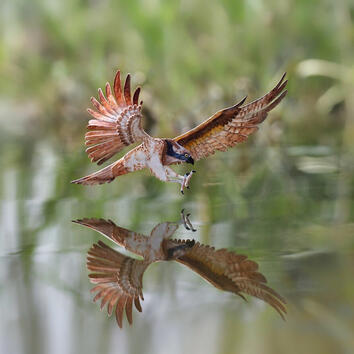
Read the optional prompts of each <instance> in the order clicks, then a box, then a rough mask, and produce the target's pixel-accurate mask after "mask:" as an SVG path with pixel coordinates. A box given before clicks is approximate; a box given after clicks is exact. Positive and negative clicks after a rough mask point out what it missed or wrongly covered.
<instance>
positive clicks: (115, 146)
mask: <svg viewBox="0 0 354 354" xmlns="http://www.w3.org/2000/svg"><path fill="white" fill-rule="evenodd" d="M105 89H106V96H105V95H104V93H103V91H102V90H101V89H98V96H99V101H98V100H97V99H96V98H94V97H91V102H92V104H93V106H94V107H95V108H96V110H92V109H90V108H89V109H87V112H88V113H89V114H90V115H91V116H92V117H93V118H94V119H91V120H90V121H89V124H88V126H87V133H86V135H85V145H86V146H87V147H88V148H87V149H86V152H87V154H88V156H89V158H90V159H91V161H92V162H97V164H98V165H101V164H102V163H104V162H105V161H107V160H108V159H110V158H111V157H112V156H113V155H115V154H116V153H118V152H119V151H121V150H122V149H123V148H124V147H126V146H128V145H130V144H133V143H135V142H140V141H142V140H143V138H144V137H145V136H147V134H146V133H145V131H144V130H143V129H142V127H141V118H142V114H141V108H142V106H141V104H139V103H138V99H139V93H140V88H137V89H136V90H135V92H134V97H133V102H132V100H131V93H130V75H129V74H128V76H127V78H126V80H125V84H124V92H122V88H121V82H120V71H118V72H117V74H116V76H115V79H114V90H113V91H114V96H113V94H112V89H111V86H110V84H109V83H106V86H105Z"/></svg>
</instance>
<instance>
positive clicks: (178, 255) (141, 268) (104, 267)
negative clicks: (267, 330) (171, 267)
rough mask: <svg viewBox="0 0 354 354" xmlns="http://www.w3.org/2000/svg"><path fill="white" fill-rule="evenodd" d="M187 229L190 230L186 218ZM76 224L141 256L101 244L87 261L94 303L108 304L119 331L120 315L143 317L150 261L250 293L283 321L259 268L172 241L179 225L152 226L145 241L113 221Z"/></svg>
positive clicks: (222, 253)
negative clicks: (179, 266)
mask: <svg viewBox="0 0 354 354" xmlns="http://www.w3.org/2000/svg"><path fill="white" fill-rule="evenodd" d="M184 218H185V219H184V220H185V221H184V224H185V226H187V227H188V225H189V228H192V229H193V226H192V225H191V224H190V221H189V219H188V217H184ZM74 222H75V223H78V224H81V225H85V226H87V227H89V228H91V229H94V230H96V231H98V232H100V233H101V234H103V235H104V236H106V237H107V238H109V239H110V240H112V241H113V242H115V243H116V244H118V245H120V246H122V247H124V248H125V249H126V250H128V251H130V252H133V253H135V254H137V255H139V256H141V257H142V259H135V258H132V257H128V256H126V255H123V254H121V253H119V252H117V251H115V250H113V249H112V248H110V247H109V246H107V245H106V244H105V243H103V242H102V241H99V242H98V243H97V244H93V246H92V247H91V248H90V250H89V252H88V256H87V268H88V270H90V271H93V272H94V273H91V274H89V278H90V281H91V282H92V283H93V284H96V286H95V287H94V288H92V289H91V292H94V293H96V295H95V297H94V299H93V301H94V302H95V301H97V300H101V309H103V308H104V306H105V305H106V304H107V312H108V314H109V315H111V314H112V313H113V311H114V307H115V316H116V320H117V323H118V326H119V327H120V328H122V321H123V313H124V310H125V312H126V315H127V319H128V322H129V324H132V322H133V319H132V305H133V302H134V304H135V307H136V309H137V310H138V311H139V312H141V311H142V308H141V305H140V299H141V300H144V298H143V293H142V287H143V281H142V280H143V275H144V272H145V270H146V268H147V267H148V266H149V265H150V264H151V263H153V262H160V261H172V260H173V261H177V262H179V263H182V264H184V265H186V266H187V267H189V268H190V269H192V270H193V271H194V272H196V273H198V274H199V275H200V276H201V277H203V278H204V279H205V280H207V281H208V282H209V283H211V284H212V285H214V286H215V287H216V288H218V289H221V290H225V291H229V292H231V293H234V294H236V295H239V296H240V297H242V298H243V299H245V297H244V295H243V294H249V295H252V296H255V297H257V298H259V299H262V300H263V301H265V302H267V303H268V304H270V305H271V306H272V307H273V308H274V309H275V310H276V311H277V312H278V313H279V314H280V316H281V317H282V318H283V319H284V316H285V314H286V308H285V300H284V299H283V298H282V297H281V296H280V295H279V294H278V293H276V292H275V291H274V290H273V289H271V288H270V287H268V286H267V285H266V282H267V280H266V278H265V277H264V275H263V274H261V273H259V272H258V265H257V263H255V262H253V261H251V260H249V259H247V256H244V255H240V254H237V253H235V252H230V251H228V250H226V249H219V250H215V248H214V247H210V246H206V245H203V244H200V243H199V242H195V241H194V240H179V239H171V236H172V235H173V234H174V232H175V231H176V230H177V228H178V226H179V224H178V223H172V222H164V223H161V224H158V225H156V226H155V227H154V228H153V230H152V231H151V234H150V236H145V235H142V234H139V233H136V232H133V231H130V230H127V229H124V228H122V227H120V226H117V225H116V224H114V223H113V221H111V220H104V219H81V220H75V221H74Z"/></svg>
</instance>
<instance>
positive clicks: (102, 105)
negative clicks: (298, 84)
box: [72, 71, 287, 194]
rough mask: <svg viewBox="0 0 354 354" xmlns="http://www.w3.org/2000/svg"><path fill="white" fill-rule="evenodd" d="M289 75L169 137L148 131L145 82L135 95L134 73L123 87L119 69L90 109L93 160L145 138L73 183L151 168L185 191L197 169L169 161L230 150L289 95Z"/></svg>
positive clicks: (106, 179) (98, 180) (88, 141)
mask: <svg viewBox="0 0 354 354" xmlns="http://www.w3.org/2000/svg"><path fill="white" fill-rule="evenodd" d="M284 78H285V74H284V75H283V76H282V78H281V80H280V81H279V83H278V84H277V85H276V86H275V87H274V88H273V89H272V90H271V91H270V92H268V93H267V94H266V95H264V96H263V97H261V98H259V99H257V100H255V101H253V102H251V103H248V104H244V102H245V100H246V97H245V98H244V99H242V100H241V101H240V102H238V103H237V104H235V105H234V106H232V107H228V108H224V109H222V110H220V111H218V112H216V113H215V114H214V115H213V116H211V117H210V118H209V119H207V120H205V121H204V122H203V123H201V124H199V125H198V126H197V127H195V128H193V129H191V130H190V131H188V132H186V133H184V134H182V135H180V136H177V137H176V138H174V139H166V138H153V137H151V136H150V135H148V134H147V133H146V132H145V131H144V129H143V128H142V125H141V119H142V112H141V109H142V104H143V102H142V101H140V102H139V93H140V87H138V88H137V89H136V90H135V92H134V94H133V97H132V96H131V90H130V75H129V74H128V76H127V78H126V80H125V84H124V88H123V89H122V86H121V80H120V71H118V72H117V74H116V76H115V79H114V85H113V91H112V89H111V86H110V84H109V83H107V84H106V96H105V95H104V94H103V92H102V90H101V89H99V90H98V95H99V101H98V100H96V99H95V98H94V97H92V98H91V102H92V104H93V105H94V107H95V108H96V110H92V109H90V108H89V109H88V113H89V114H90V115H91V116H92V117H93V119H91V120H89V123H88V126H87V132H86V135H85V144H86V146H87V149H86V152H87V154H88V156H89V158H90V159H91V161H92V162H97V164H98V165H100V164H102V163H103V162H105V161H107V160H108V159H110V158H111V157H112V156H113V155H115V154H116V153H117V152H119V151H120V150H122V149H123V148H124V147H126V146H129V145H131V144H134V143H140V144H139V145H138V146H136V147H135V148H133V149H131V150H130V151H129V152H128V153H126V154H125V155H124V156H123V157H122V158H120V159H119V160H117V161H116V162H113V163H112V164H110V165H109V166H107V167H105V168H103V169H101V170H99V171H98V172H95V173H92V174H90V175H88V176H86V177H83V178H80V179H77V180H74V181H72V183H77V184H83V185H94V184H102V183H106V182H111V181H113V180H114V179H115V178H116V177H118V176H121V175H124V174H126V173H129V172H133V171H137V170H141V169H144V168H148V169H150V171H151V173H152V174H153V175H154V176H155V177H157V178H158V179H160V180H161V181H165V182H177V183H179V184H180V185H181V189H180V191H181V192H182V194H183V191H184V188H186V187H187V188H188V187H189V182H190V179H191V177H192V175H193V173H194V172H195V171H194V170H193V171H191V172H188V173H186V174H185V175H184V176H182V175H179V174H177V173H176V172H175V171H174V170H173V169H172V168H171V167H169V166H170V165H172V164H176V163H181V162H186V163H190V164H192V165H193V164H194V161H196V160H199V159H201V158H204V157H207V156H209V155H211V154H214V153H215V152H216V151H217V150H220V151H226V150H227V149H228V148H230V147H233V146H235V145H236V144H238V143H241V142H243V141H245V140H246V139H247V137H248V136H249V135H250V134H252V133H253V132H255V131H256V130H257V129H258V124H260V123H262V122H263V121H264V120H265V119H266V117H267V114H268V112H269V111H271V110H272V109H273V108H274V107H276V106H277V105H278V104H279V102H280V101H281V100H282V99H283V98H284V97H285V95H286V93H287V91H286V90H285V86H286V84H287V80H286V81H284Z"/></svg>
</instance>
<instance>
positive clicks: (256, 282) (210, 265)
mask: <svg viewBox="0 0 354 354" xmlns="http://www.w3.org/2000/svg"><path fill="white" fill-rule="evenodd" d="M174 241H175V242H177V243H179V244H181V243H184V242H187V241H181V240H174ZM176 261H177V262H179V263H182V264H184V265H186V266H187V267H189V268H190V269H192V270H193V271H195V272H196V273H198V274H199V275H200V276H201V277H203V278H204V279H205V280H207V281H208V282H210V283H211V284H213V285H214V286H215V287H216V288H218V289H221V290H225V291H229V292H232V293H234V294H236V295H239V296H241V297H242V298H244V297H243V294H242V293H245V294H249V295H252V296H255V297H257V298H259V299H261V300H263V301H265V302H267V303H268V304H269V305H271V306H272V307H273V308H274V309H275V310H276V311H277V312H278V313H279V314H280V316H281V317H282V318H283V319H284V315H285V314H286V308H285V306H284V304H285V300H284V299H283V298H282V297H281V296H280V295H279V294H278V293H277V292H275V291H274V290H273V289H271V288H270V287H268V286H267V285H265V283H266V282H267V280H266V278H265V277H264V275H263V274H261V273H259V272H257V270H258V264H257V263H256V262H254V261H251V260H249V259H247V257H246V256H244V255H239V254H236V253H234V252H230V251H228V250H226V249H219V250H215V248H214V247H210V246H205V245H202V244H200V243H199V242H197V243H195V245H194V246H193V247H192V248H191V249H190V250H189V251H188V252H187V253H186V254H185V255H184V256H182V257H180V258H178V259H177V260H176Z"/></svg>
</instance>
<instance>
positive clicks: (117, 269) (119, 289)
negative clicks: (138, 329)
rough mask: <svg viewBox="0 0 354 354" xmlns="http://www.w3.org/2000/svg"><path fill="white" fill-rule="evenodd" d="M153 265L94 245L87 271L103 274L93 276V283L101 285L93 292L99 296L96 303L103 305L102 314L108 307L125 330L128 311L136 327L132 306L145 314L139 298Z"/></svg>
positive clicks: (89, 253) (101, 245)
mask: <svg viewBox="0 0 354 354" xmlns="http://www.w3.org/2000/svg"><path fill="white" fill-rule="evenodd" d="M148 265H149V263H146V262H144V261H140V260H136V259H133V258H130V257H127V256H124V255H122V254H121V253H119V252H117V251H115V250H113V249H112V248H110V247H109V246H107V245H106V244H104V243H103V242H101V241H99V242H98V243H97V244H94V245H93V246H92V247H91V249H90V250H89V252H88V257H87V269H88V270H90V271H94V272H96V271H99V273H91V274H89V278H90V281H91V282H92V283H94V284H97V285H96V286H95V287H94V288H92V289H91V291H92V292H95V293H97V294H96V296H95V297H94V299H93V301H94V302H96V301H99V300H100V301H101V304H100V308H101V310H102V309H103V308H104V307H105V305H107V304H108V305H107V312H108V314H109V315H111V314H112V312H113V309H114V306H116V310H115V315H116V320H117V323H118V326H119V327H120V328H122V326H123V312H124V309H125V310H126V314H127V319H128V322H129V324H132V323H133V318H132V304H133V301H134V304H135V307H136V308H137V310H138V311H139V312H141V306H140V302H139V296H141V294H142V286H143V285H142V278H143V274H144V272H145V269H146V268H147V266H148Z"/></svg>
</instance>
